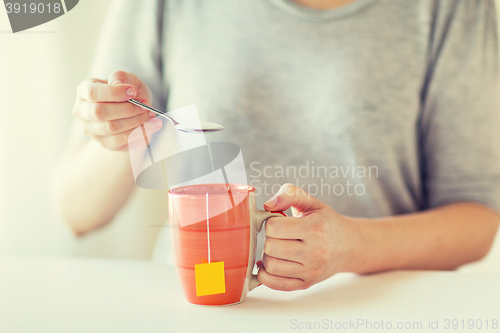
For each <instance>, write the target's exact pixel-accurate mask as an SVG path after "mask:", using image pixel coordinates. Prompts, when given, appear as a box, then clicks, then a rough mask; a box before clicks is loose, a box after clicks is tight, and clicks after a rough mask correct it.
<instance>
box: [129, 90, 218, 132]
mask: <svg viewBox="0 0 500 333" xmlns="http://www.w3.org/2000/svg"><path fill="white" fill-rule="evenodd" d="M128 102H130V103H132V104H134V105H137V106H140V107H141V108H144V109H148V110H149V111H152V112H154V113H156V114H157V115H159V116H162V117H165V118H167V119H168V120H169V121H170V122H171V123H172V125H174V127H175V129H176V130H179V131H181V132H185V133H211V132H218V131H222V130H223V129H224V126H222V125H219V124H216V123H210V122H207V121H201V122H200V123H199V124H198V123H197V122H194V121H193V122H190V121H188V122H183V123H180V122H178V121H177V120H175V119H174V118H172V117H170V116H169V115H167V114H166V113H165V112H161V111H159V110H157V109H155V108H153V107H151V106H149V105H146V104H143V103H141V102H139V101H137V100H135V99H133V98H132V99H129V100H128Z"/></svg>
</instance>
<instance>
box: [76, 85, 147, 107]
mask: <svg viewBox="0 0 500 333" xmlns="http://www.w3.org/2000/svg"><path fill="white" fill-rule="evenodd" d="M77 93H78V96H79V97H80V98H81V99H83V100H86V101H88V102H94V103H99V102H125V101H128V100H129V99H131V98H135V97H136V96H137V89H136V88H135V87H134V86H133V85H131V84H112V85H111V84H106V83H103V81H101V80H97V79H87V80H85V81H83V82H82V83H80V85H78V88H77Z"/></svg>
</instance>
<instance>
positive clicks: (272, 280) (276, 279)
mask: <svg viewBox="0 0 500 333" xmlns="http://www.w3.org/2000/svg"><path fill="white" fill-rule="evenodd" d="M257 277H258V278H259V281H260V283H262V284H263V285H265V286H267V287H269V288H271V289H275V290H283V291H292V290H300V289H307V288H308V287H309V285H308V284H307V283H305V282H304V281H303V280H301V279H297V278H289V277H282V276H277V275H272V274H269V273H268V272H267V271H266V268H265V267H264V266H261V268H260V269H259V273H258V274H257Z"/></svg>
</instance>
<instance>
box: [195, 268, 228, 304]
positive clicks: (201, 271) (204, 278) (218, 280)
mask: <svg viewBox="0 0 500 333" xmlns="http://www.w3.org/2000/svg"><path fill="white" fill-rule="evenodd" d="M194 274H195V278H196V296H205V295H215V294H224V293H225V292H226V281H225V278H224V262H223V261H219V262H209V263H206V264H198V265H194Z"/></svg>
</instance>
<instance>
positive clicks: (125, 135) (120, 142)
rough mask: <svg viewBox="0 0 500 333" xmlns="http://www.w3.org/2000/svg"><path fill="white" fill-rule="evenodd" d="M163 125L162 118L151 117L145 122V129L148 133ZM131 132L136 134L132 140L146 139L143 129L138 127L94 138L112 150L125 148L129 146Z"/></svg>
mask: <svg viewBox="0 0 500 333" xmlns="http://www.w3.org/2000/svg"><path fill="white" fill-rule="evenodd" d="M162 125H163V123H162V122H161V120H160V119H151V120H149V121H147V122H145V123H144V124H143V126H144V129H145V131H146V133H148V135H149V134H152V133H154V132H157V131H158V130H159V129H160V128H161V127H162ZM136 129H138V130H136ZM131 133H133V135H134V137H131V138H130V139H131V141H136V140H145V138H144V135H143V134H142V133H143V132H142V129H140V128H137V127H136V128H133V129H130V130H127V131H125V132H121V133H117V134H114V135H108V136H96V137H94V139H95V140H96V141H97V142H99V143H100V144H101V145H102V146H103V147H105V148H108V149H110V150H124V149H126V148H127V147H128V143H129V136H130V135H131Z"/></svg>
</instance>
